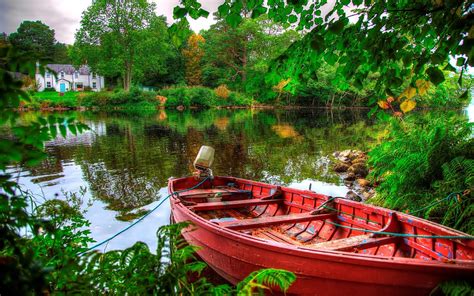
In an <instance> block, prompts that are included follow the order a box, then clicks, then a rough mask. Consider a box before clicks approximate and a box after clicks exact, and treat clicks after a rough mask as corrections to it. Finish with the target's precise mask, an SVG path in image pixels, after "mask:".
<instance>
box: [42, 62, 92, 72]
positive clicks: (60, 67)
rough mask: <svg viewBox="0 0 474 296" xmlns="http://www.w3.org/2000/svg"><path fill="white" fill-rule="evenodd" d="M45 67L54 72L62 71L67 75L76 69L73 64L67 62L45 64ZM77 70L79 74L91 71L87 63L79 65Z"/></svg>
mask: <svg viewBox="0 0 474 296" xmlns="http://www.w3.org/2000/svg"><path fill="white" fill-rule="evenodd" d="M46 67H48V68H49V69H51V70H53V71H54V72H56V73H60V72H64V73H65V74H68V75H71V74H74V72H75V71H76V68H75V67H74V66H73V65H68V64H47V65H46ZM78 71H79V74H80V75H89V74H90V73H91V69H90V68H89V66H87V65H82V66H80V67H79V70H78Z"/></svg>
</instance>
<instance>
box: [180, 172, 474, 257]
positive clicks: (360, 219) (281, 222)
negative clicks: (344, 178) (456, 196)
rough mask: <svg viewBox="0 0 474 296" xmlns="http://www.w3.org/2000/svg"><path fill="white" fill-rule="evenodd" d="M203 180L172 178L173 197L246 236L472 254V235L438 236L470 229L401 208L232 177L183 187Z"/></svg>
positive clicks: (319, 246) (363, 250)
mask: <svg viewBox="0 0 474 296" xmlns="http://www.w3.org/2000/svg"><path fill="white" fill-rule="evenodd" d="M197 182H198V181H197V180H196V179H194V178H192V177H191V178H182V179H175V180H173V181H172V183H171V186H172V187H171V191H172V192H176V194H174V196H173V197H174V198H178V199H179V200H180V202H181V203H182V204H183V205H185V206H186V207H187V208H188V209H189V210H190V211H193V212H194V213H196V214H197V215H199V216H200V217H202V218H204V219H206V220H208V221H209V222H211V223H215V224H216V225H219V226H221V227H223V228H226V229H230V230H234V231H238V232H240V233H242V234H246V235H250V236H253V237H258V238H260V239H264V240H269V241H275V242H279V243H283V244H289V245H293V246H297V247H304V248H309V249H315V250H326V251H342V252H350V253H359V254H366V255H371V256H382V257H392V258H397V257H398V258H414V259H420V260H435V261H440V262H449V263H456V262H458V261H460V262H461V261H464V260H472V259H473V258H472V257H473V254H474V241H473V240H469V239H452V238H442V237H441V238H440V237H438V236H460V235H465V234H462V233H461V232H458V231H455V230H452V229H449V228H446V227H442V226H440V225H437V224H434V223H431V222H429V221H426V220H422V219H418V218H415V217H413V216H410V215H406V214H403V213H400V212H395V211H391V210H389V209H384V208H379V207H374V206H370V205H367V204H362V203H358V202H354V201H350V200H346V199H343V198H333V197H329V196H326V195H321V194H317V193H315V192H313V191H309V190H298V189H291V188H286V187H280V186H276V185H270V184H265V183H260V182H254V181H249V180H243V179H238V178H232V177H215V178H214V179H213V180H212V181H211V180H208V181H206V182H204V183H203V184H202V185H201V186H200V187H199V188H197V189H193V190H187V191H186V190H183V189H186V188H190V187H192V186H193V185H196V184H197ZM180 190H183V192H181V193H179V192H178V191H180ZM380 232H383V233H380Z"/></svg>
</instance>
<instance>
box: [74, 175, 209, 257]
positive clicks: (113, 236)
mask: <svg viewBox="0 0 474 296" xmlns="http://www.w3.org/2000/svg"><path fill="white" fill-rule="evenodd" d="M208 179H210V176H207V177H206V178H204V179H203V180H202V181H201V182H199V183H198V184H196V185H194V186H192V187H190V188H187V189H183V190H178V191H175V192H172V193H170V194H168V195H167V196H166V197H165V198H163V199H162V200H161V201H160V203H158V205H156V206H155V207H154V208H153V209H151V210H150V211H149V212H148V213H146V214H145V215H143V216H141V217H140V218H139V219H138V220H136V221H135V222H133V223H132V224H130V225H128V226H127V227H125V228H124V229H122V230H120V231H119V232H117V233H116V234H114V235H112V236H111V237H109V238H108V239H106V240H103V241H101V242H100V243H97V244H95V245H93V246H92V247H90V248H87V250H85V251H82V252H80V253H79V254H78V255H79V256H82V255H84V254H85V253H87V252H90V251H92V250H93V249H95V248H98V247H100V246H102V245H104V244H106V243H108V242H110V241H111V240H113V239H114V238H116V237H117V236H119V235H121V234H122V233H124V232H125V231H127V230H129V229H130V228H132V227H133V226H135V225H137V224H138V223H140V222H141V221H143V220H144V219H145V218H146V217H147V216H149V215H150V214H151V213H153V212H154V211H156V210H157V209H158V208H159V207H160V206H161V205H162V204H163V203H164V202H165V201H166V200H167V199H168V198H170V197H171V196H173V195H174V194H179V193H183V192H187V191H190V190H194V189H196V188H198V187H199V186H201V185H202V184H204V182H206V181H207V180H208Z"/></svg>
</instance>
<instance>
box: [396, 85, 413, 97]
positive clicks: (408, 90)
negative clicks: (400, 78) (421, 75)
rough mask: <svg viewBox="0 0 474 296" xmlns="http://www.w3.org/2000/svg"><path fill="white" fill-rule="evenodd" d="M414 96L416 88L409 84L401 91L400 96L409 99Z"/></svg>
mask: <svg viewBox="0 0 474 296" xmlns="http://www.w3.org/2000/svg"><path fill="white" fill-rule="evenodd" d="M414 96H416V88H414V87H411V86H409V87H407V88H406V89H405V90H404V91H403V92H402V94H401V95H400V98H403V97H405V98H407V99H409V100H410V99H411V98H413V97H414Z"/></svg>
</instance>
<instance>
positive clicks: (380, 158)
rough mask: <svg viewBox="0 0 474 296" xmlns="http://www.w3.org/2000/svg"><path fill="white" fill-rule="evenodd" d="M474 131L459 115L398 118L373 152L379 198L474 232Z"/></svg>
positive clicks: (401, 208)
mask: <svg viewBox="0 0 474 296" xmlns="http://www.w3.org/2000/svg"><path fill="white" fill-rule="evenodd" d="M472 132H473V124H472V123H468V122H467V121H466V120H465V119H459V118H457V117H449V116H443V117H441V116H436V115H427V116H424V117H422V116H420V114H415V115H413V117H411V118H407V119H406V120H405V121H402V122H399V121H398V120H395V119H394V120H392V122H391V125H390V132H389V135H388V137H387V138H386V139H385V140H384V141H383V142H382V143H381V144H379V145H378V146H377V147H375V148H374V149H373V150H372V151H371V152H370V153H369V165H370V166H371V167H373V171H372V173H371V177H372V178H373V179H374V180H375V181H376V182H377V183H380V185H379V186H378V187H377V197H376V198H375V199H374V202H375V203H378V204H381V205H383V206H387V207H390V208H394V209H397V210H407V211H409V212H410V213H412V214H415V215H422V216H424V217H425V218H430V219H432V220H435V221H437V222H440V223H443V224H445V225H447V226H450V227H456V228H458V229H460V230H462V231H465V232H468V233H471V234H473V233H474V198H473V193H472V192H473V190H474V138H473V137H472ZM447 196H449V198H445V197H447ZM443 198H445V199H444V200H443V201H441V199H443ZM438 201H439V202H438ZM461 212H462V213H464V215H461Z"/></svg>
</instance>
